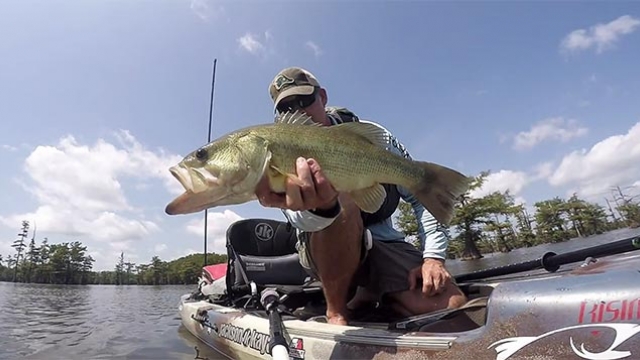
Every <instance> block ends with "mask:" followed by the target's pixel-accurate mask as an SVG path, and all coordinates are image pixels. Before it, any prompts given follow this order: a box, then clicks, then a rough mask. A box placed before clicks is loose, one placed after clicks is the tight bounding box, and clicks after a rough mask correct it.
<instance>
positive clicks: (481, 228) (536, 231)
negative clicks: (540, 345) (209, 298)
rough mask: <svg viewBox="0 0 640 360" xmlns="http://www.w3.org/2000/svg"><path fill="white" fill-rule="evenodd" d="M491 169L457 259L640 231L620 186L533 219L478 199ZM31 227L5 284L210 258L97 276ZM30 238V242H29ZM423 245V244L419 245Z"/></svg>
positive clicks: (459, 221)
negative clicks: (595, 199)
mask: <svg viewBox="0 0 640 360" xmlns="http://www.w3.org/2000/svg"><path fill="white" fill-rule="evenodd" d="M488 175H489V172H482V173H480V174H479V175H478V176H476V177H475V178H474V179H473V183H472V185H471V187H470V189H469V191H467V193H466V194H464V195H463V196H462V198H461V199H460V201H459V202H458V203H457V204H456V208H455V215H454V218H453V221H452V223H451V228H450V230H451V232H452V235H453V238H452V241H451V242H450V245H449V248H448V250H447V252H448V254H447V255H448V257H449V258H451V259H454V258H460V259H462V260H470V259H479V258H482V254H483V253H492V252H508V251H511V250H512V249H515V248H521V247H531V246H536V245H540V244H545V243H554V242H561V241H566V240H569V239H572V238H576V237H585V236H590V235H595V234H602V233H604V232H607V231H611V230H614V229H619V228H623V227H638V226H640V205H639V203H638V201H636V200H635V198H636V197H634V196H629V195H626V194H624V192H623V190H622V189H621V188H619V187H615V188H614V189H613V190H614V191H615V192H614V194H613V196H612V201H613V202H614V205H611V203H610V201H609V199H606V200H607V201H606V202H607V208H605V207H603V206H602V205H600V204H597V203H591V202H588V201H586V200H584V199H581V198H579V197H578V196H577V195H575V194H574V195H573V196H571V197H570V198H568V199H563V198H560V197H557V196H556V197H554V198H551V199H547V200H543V201H538V202H536V203H535V204H533V207H534V213H533V214H529V213H528V212H527V209H526V208H525V206H524V205H522V204H516V203H515V199H514V197H513V195H511V194H510V193H509V191H496V192H493V193H491V194H488V195H485V196H483V197H471V195H470V194H471V192H472V191H473V190H475V189H478V188H480V187H481V186H482V185H483V184H484V182H485V181H486V178H487V176H488ZM395 220H396V223H397V224H398V226H399V227H400V229H402V231H403V232H404V233H405V234H406V235H407V236H408V237H409V238H413V241H414V242H415V236H416V234H417V232H418V223H417V222H416V219H415V216H414V215H413V212H412V209H411V205H410V204H408V203H406V202H404V201H402V202H401V203H400V207H399V213H398V215H397V216H396V218H395ZM29 229H30V223H29V222H28V221H26V220H25V221H22V226H21V228H20V231H19V233H18V238H17V239H16V240H15V241H14V242H13V244H12V247H13V248H14V250H15V253H14V254H10V255H5V256H2V255H1V254H0V281H13V282H35V283H48V284H114V285H168V284H195V283H197V280H198V277H199V276H200V274H201V273H202V266H203V264H204V254H191V255H188V256H184V257H181V258H179V259H175V260H172V261H163V260H161V259H160V257H159V256H153V257H152V258H151V260H150V261H149V262H148V263H139V264H136V263H134V262H131V261H125V255H124V253H121V254H120V256H119V258H118V259H114V260H115V263H116V264H115V267H114V270H111V271H93V263H94V262H95V260H94V259H93V258H92V257H91V255H89V253H88V250H87V246H86V245H83V244H82V242H80V241H72V242H62V243H57V244H54V243H50V242H49V240H48V239H47V238H44V239H42V241H40V242H37V241H36V231H35V228H34V230H33V232H32V234H31V237H30V236H29ZM29 237H30V239H29ZM416 245H417V244H416ZM226 261H227V256H226V254H215V253H210V254H208V255H207V265H211V264H218V263H225V262H226Z"/></svg>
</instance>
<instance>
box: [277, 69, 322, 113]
mask: <svg viewBox="0 0 640 360" xmlns="http://www.w3.org/2000/svg"><path fill="white" fill-rule="evenodd" d="M316 87H320V83H319V82H318V79H316V77H315V76H313V74H312V73H310V72H309V71H307V70H305V69H303V68H299V67H289V68H286V69H284V70H282V71H280V72H279V73H278V74H277V75H276V76H275V77H274V78H273V81H271V84H270V85H269V94H270V95H271V100H273V104H274V108H275V107H277V106H278V103H279V102H280V100H282V99H284V98H286V97H287V96H292V95H311V94H313V91H314V90H315V89H316Z"/></svg>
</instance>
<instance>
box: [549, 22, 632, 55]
mask: <svg viewBox="0 0 640 360" xmlns="http://www.w3.org/2000/svg"><path fill="white" fill-rule="evenodd" d="M639 25H640V20H638V19H636V18H633V17H631V16H629V15H624V16H620V17H619V18H617V19H615V20H613V21H611V22H609V23H607V24H596V25H594V26H591V27H589V29H578V30H574V31H572V32H571V33H569V34H568V35H567V36H565V38H564V39H563V40H562V42H561V43H560V48H561V50H562V51H563V52H571V51H573V52H577V51H582V50H588V49H590V48H595V49H596V52H597V53H602V52H603V51H605V50H608V49H611V48H613V47H614V46H615V44H616V42H618V40H619V39H620V37H621V36H622V35H627V34H631V33H632V32H634V31H635V30H636V28H637V27H638V26H639Z"/></svg>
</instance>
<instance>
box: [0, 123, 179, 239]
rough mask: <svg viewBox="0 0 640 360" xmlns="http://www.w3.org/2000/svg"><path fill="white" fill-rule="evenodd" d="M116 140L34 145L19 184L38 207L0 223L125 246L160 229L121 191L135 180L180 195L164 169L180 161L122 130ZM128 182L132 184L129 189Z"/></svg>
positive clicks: (66, 139) (67, 140) (66, 140)
mask: <svg viewBox="0 0 640 360" xmlns="http://www.w3.org/2000/svg"><path fill="white" fill-rule="evenodd" d="M116 139H117V140H118V142H119V145H120V146H117V144H116V145H114V144H112V143H109V142H107V141H105V140H103V139H99V140H98V141H96V143H95V144H93V145H85V144H80V143H79V142H78V141H77V140H76V139H75V138H74V137H73V136H67V137H64V138H62V139H61V140H60V141H59V142H58V143H57V144H56V145H41V146H37V147H36V148H35V149H34V150H33V151H32V152H31V153H30V154H29V155H28V157H27V158H26V159H25V162H24V173H25V175H26V176H27V181H24V182H22V186H23V187H24V189H25V190H26V191H28V192H29V193H31V194H32V195H33V197H34V198H35V200H36V201H37V202H38V207H37V209H35V210H34V211H32V212H28V213H22V214H10V215H3V216H0V222H2V223H4V224H6V225H7V226H9V227H15V226H16V224H19V223H20V221H21V220H23V219H25V220H30V221H35V222H36V224H37V227H38V231H44V232H46V233H55V234H60V235H65V236H72V237H78V238H80V239H81V241H83V242H85V241H86V240H96V241H103V242H110V243H112V244H113V245H114V246H119V247H123V248H124V247H126V248H128V247H127V246H129V245H127V243H128V242H131V241H136V240H140V239H144V238H145V237H147V236H148V235H150V234H152V233H153V232H156V231H158V230H159V227H158V225H157V224H156V223H154V222H153V221H150V220H148V219H146V218H145V216H144V214H143V212H142V210H140V209H137V208H136V206H135V205H134V204H131V203H130V201H129V200H128V198H127V196H126V194H125V192H124V189H125V188H132V189H135V187H136V186H135V182H136V181H151V180H155V181H161V182H163V183H164V185H165V187H166V189H167V190H168V191H169V192H170V193H175V194H177V193H180V185H179V184H178V183H177V182H176V181H175V180H174V179H173V178H172V177H171V175H170V174H169V171H168V167H169V166H170V165H173V164H175V163H176V162H177V161H179V160H180V159H181V157H180V156H178V155H169V154H165V153H164V152H163V151H162V150H159V151H157V152H153V151H150V150H148V149H146V148H145V147H144V146H142V145H141V144H140V143H139V142H138V141H137V140H136V139H135V138H134V137H133V136H132V135H131V134H129V133H128V132H126V131H121V132H119V133H118V134H116ZM129 182H133V184H131V186H130V187H129V185H128V183H129Z"/></svg>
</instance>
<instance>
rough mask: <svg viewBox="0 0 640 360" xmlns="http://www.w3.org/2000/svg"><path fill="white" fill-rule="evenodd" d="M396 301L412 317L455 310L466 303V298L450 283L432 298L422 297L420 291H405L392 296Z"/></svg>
mask: <svg viewBox="0 0 640 360" xmlns="http://www.w3.org/2000/svg"><path fill="white" fill-rule="evenodd" d="M394 295H395V296H392V298H393V300H394V301H397V302H398V303H399V304H400V305H401V306H402V307H403V308H404V309H406V311H407V312H410V313H411V314H412V315H418V314H425V313H430V312H433V311H438V310H443V309H456V308H459V307H461V306H462V305H464V304H465V303H466V302H467V297H466V296H465V295H464V293H463V292H462V290H460V288H459V287H457V286H456V285H455V284H453V283H450V284H448V285H447V287H446V288H445V290H444V291H443V292H441V293H439V294H437V295H434V296H429V297H427V296H424V295H423V294H422V291H421V290H420V289H415V290H405V291H403V292H400V293H397V294H394Z"/></svg>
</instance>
